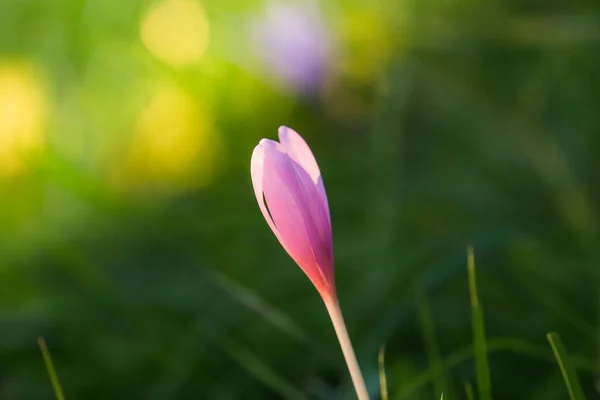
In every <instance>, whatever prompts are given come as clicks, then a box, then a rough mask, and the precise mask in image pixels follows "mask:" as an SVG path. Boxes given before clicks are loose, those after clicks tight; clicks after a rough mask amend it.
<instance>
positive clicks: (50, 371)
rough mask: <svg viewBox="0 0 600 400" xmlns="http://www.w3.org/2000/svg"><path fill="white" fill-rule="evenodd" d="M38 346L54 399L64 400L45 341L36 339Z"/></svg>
mask: <svg viewBox="0 0 600 400" xmlns="http://www.w3.org/2000/svg"><path fill="white" fill-rule="evenodd" d="M38 345H39V346H40V350H41V351H42V357H44V363H45V364H46V370H48V375H49V376H50V381H51V382H52V387H53V388H54V394H55V395H56V399H57V400H65V396H64V394H63V391H62V387H61V386H60V382H59V380H58V375H56V370H55V369H54V363H53V362H52V357H50V351H48V346H46V341H45V340H44V338H43V337H40V338H38Z"/></svg>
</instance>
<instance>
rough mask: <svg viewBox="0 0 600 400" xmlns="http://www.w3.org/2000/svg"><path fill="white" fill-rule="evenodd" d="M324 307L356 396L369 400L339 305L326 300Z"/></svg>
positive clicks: (362, 399)
mask: <svg viewBox="0 0 600 400" xmlns="http://www.w3.org/2000/svg"><path fill="white" fill-rule="evenodd" d="M325 307H327V311H328V312H329V316H330V317H331V322H332V323H333V328H334V329H335V333H336V335H337V338H338V340H339V342H340V346H341V347H342V353H344V358H345V359H346V364H347V365H348V370H349V371H350V377H351V378H352V383H353V384H354V389H355V390H356V395H357V396H358V399H359V400H369V392H367V386H366V385H365V380H364V378H363V376H362V372H361V371H360V366H359V365H358V361H357V360H356V355H355V354H354V348H353V347H352V343H351V342H350V336H349V335H348V329H347V328H346V323H345V322H344V317H343V316H342V310H341V308H340V304H339V302H338V300H337V299H336V298H333V299H327V300H325Z"/></svg>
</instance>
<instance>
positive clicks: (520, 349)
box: [392, 337, 596, 400]
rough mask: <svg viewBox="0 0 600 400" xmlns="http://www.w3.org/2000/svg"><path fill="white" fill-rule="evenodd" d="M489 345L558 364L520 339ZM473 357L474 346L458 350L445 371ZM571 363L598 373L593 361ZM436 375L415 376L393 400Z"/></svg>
mask: <svg viewBox="0 0 600 400" xmlns="http://www.w3.org/2000/svg"><path fill="white" fill-rule="evenodd" d="M487 344H488V351H489V352H490V353H495V352H509V353H512V354H517V355H520V356H524V357H531V358H534V359H538V360H545V361H548V362H552V363H554V362H556V360H555V359H554V356H553V355H552V352H551V351H550V349H548V348H547V347H546V346H539V345H536V344H532V343H529V342H527V341H524V340H521V339H518V338H510V337H508V338H504V337H499V338H491V339H489V340H488V343H487ZM473 356H474V354H473V346H471V345H469V346H465V347H463V348H461V349H458V350H456V351H454V352H453V353H450V354H449V355H448V356H447V357H445V358H444V360H443V364H444V369H446V370H447V371H449V370H451V369H452V368H455V367H457V366H458V365H460V364H462V363H464V362H465V361H467V360H469V359H470V358H471V357H473ZM571 361H572V362H573V365H574V366H575V367H576V368H577V369H579V370H581V371H585V372H589V373H594V372H595V371H596V361H595V360H593V359H590V358H585V357H580V356H573V357H571ZM435 374H436V371H434V370H433V369H432V368H429V369H427V370H426V371H424V372H423V373H421V374H419V375H416V376H414V377H413V378H412V379H411V380H410V382H407V383H406V384H405V385H404V386H403V387H402V388H401V389H399V391H398V392H397V393H396V395H395V396H393V397H392V399H393V400H403V399H408V398H411V395H413V394H414V393H415V392H416V391H418V390H420V389H421V388H422V387H423V386H424V385H426V384H428V383H429V382H432V381H433V379H434V378H435Z"/></svg>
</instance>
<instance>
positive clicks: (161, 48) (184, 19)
mask: <svg viewBox="0 0 600 400" xmlns="http://www.w3.org/2000/svg"><path fill="white" fill-rule="evenodd" d="M141 37H142V43H144V46H146V48H147V49H148V51H150V52H151V53H152V54H153V55H154V56H155V57H156V58H158V59H159V60H161V61H163V62H164V63H166V64H169V65H170V66H172V67H184V66H188V65H192V64H195V63H197V62H199V61H200V60H201V59H202V56H203V55H204V53H205V52H206V49H207V48H208V43H209V39H210V30H209V24H208V20H207V19H206V14H205V13H204V9H203V8H202V6H201V5H200V3H199V2H198V1H194V0H162V1H160V2H158V3H156V4H154V5H153V6H152V7H151V8H150V9H149V10H148V12H147V13H146V15H145V16H144V17H143V19H142V22H141Z"/></svg>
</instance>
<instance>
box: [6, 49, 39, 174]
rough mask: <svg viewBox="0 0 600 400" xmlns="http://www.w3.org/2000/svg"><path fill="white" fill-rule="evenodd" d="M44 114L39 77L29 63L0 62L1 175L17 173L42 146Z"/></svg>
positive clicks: (23, 168)
mask: <svg viewBox="0 0 600 400" xmlns="http://www.w3.org/2000/svg"><path fill="white" fill-rule="evenodd" d="M45 117H46V98H45V93H44V90H43V84H42V80H41V79H40V77H39V76H38V75H37V74H36V73H35V72H34V69H33V68H32V66H30V65H29V64H27V63H25V62H8V61H7V62H1V61H0V178H12V177H15V176H17V175H19V174H20V173H21V172H22V171H23V170H25V168H26V166H27V163H26V161H27V158H28V157H30V156H31V155H32V154H33V153H35V152H36V151H39V150H40V149H41V148H42V147H43V145H44V132H43V125H44V122H45Z"/></svg>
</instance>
